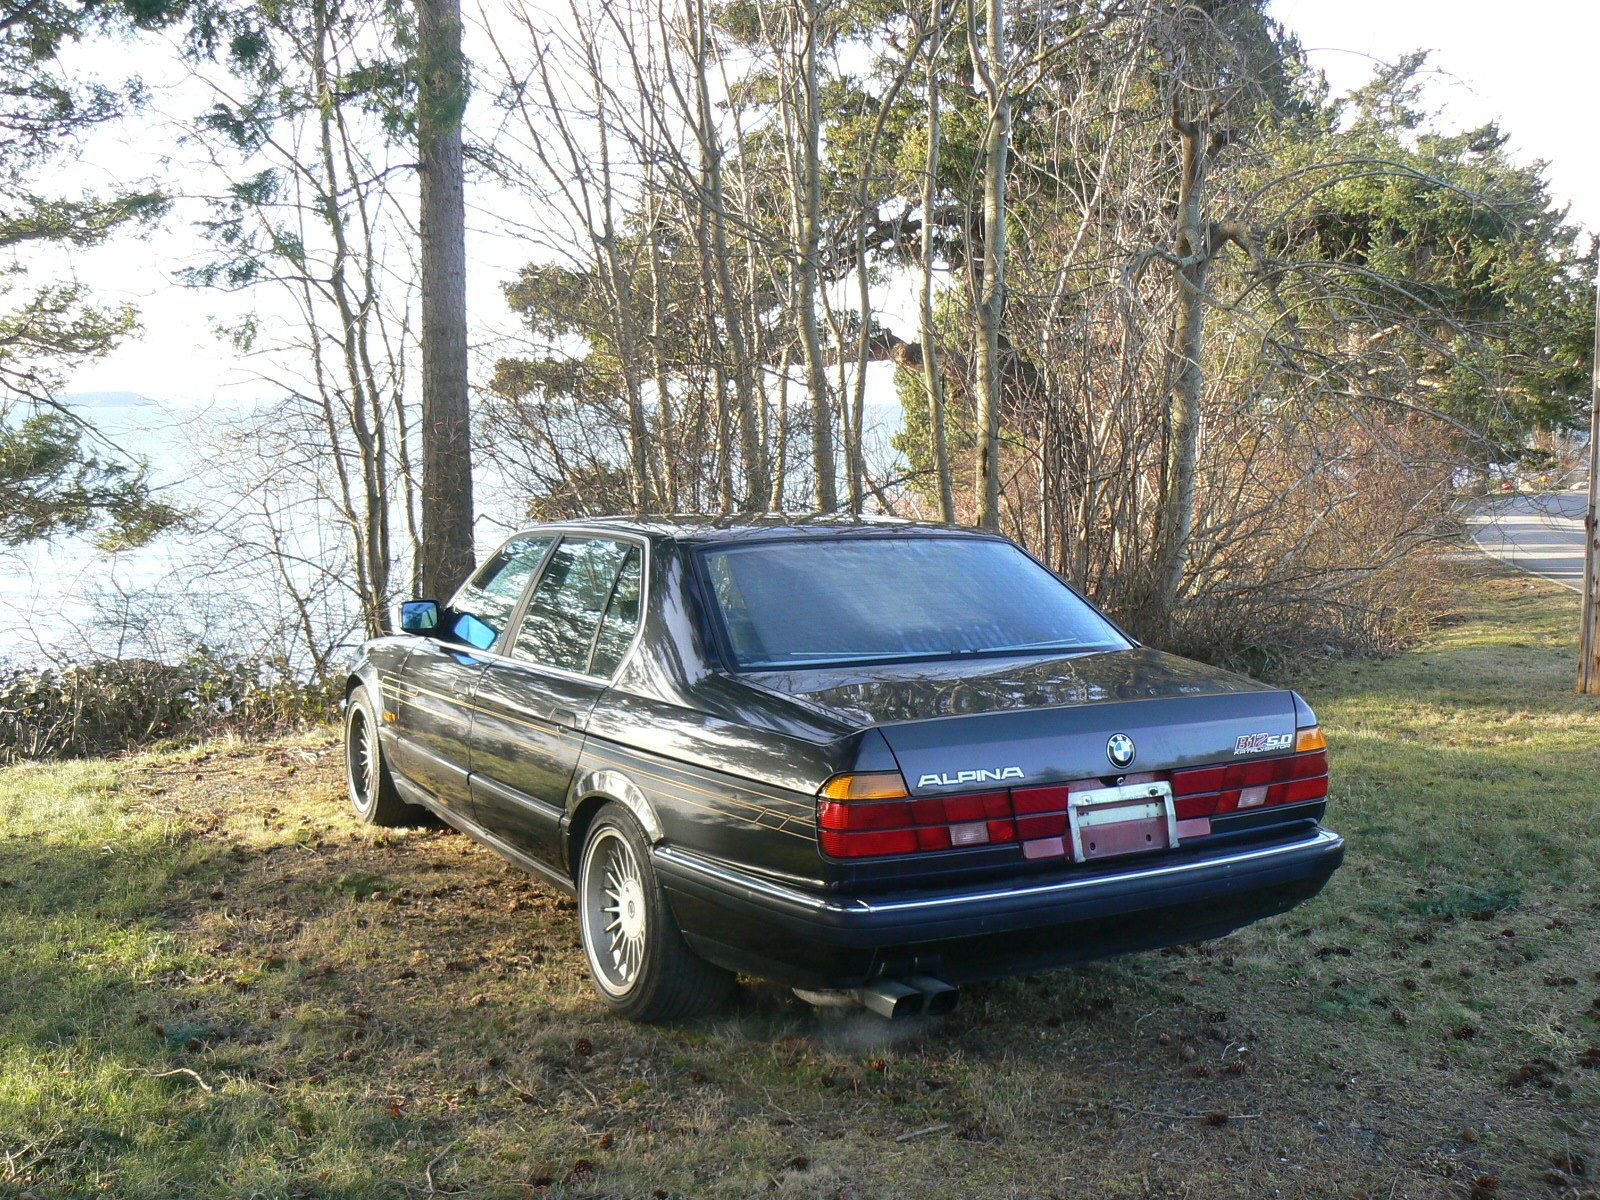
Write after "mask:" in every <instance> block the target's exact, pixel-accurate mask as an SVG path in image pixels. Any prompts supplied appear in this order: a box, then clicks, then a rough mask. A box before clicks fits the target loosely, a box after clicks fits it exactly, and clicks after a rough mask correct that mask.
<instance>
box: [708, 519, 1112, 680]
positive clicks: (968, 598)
mask: <svg viewBox="0 0 1600 1200" xmlns="http://www.w3.org/2000/svg"><path fill="white" fill-rule="evenodd" d="M704 561H705V564H706V567H707V573H708V574H709V576H710V579H711V590H712V592H713V594H714V595H715V597H716V602H717V608H718V609H719V610H720V612H721V616H722V624H723V627H724V629H726V631H727V634H728V642H729V644H730V645H731V647H732V650H733V655H734V658H735V659H736V660H737V662H738V665H739V666H741V667H744V668H746V669H761V668H774V667H795V666H820V665H823V664H826V663H842V662H871V661H882V660H899V659H934V658H956V657H961V656H964V655H974V654H1006V653H1015V654H1034V653H1039V654H1050V653H1059V652H1063V651H1071V652H1075V651H1084V650H1125V649H1127V648H1128V645H1129V643H1128V641H1127V640H1126V639H1125V638H1124V637H1123V636H1122V635H1121V634H1119V633H1118V632H1117V631H1116V629H1114V628H1113V627H1112V626H1111V624H1110V623H1109V622H1108V621H1106V619H1105V618H1104V617H1102V616H1100V614H1099V613H1097V612H1096V611H1095V610H1094V609H1093V608H1091V607H1090V606H1089V605H1088V604H1087V603H1085V602H1084V601H1083V600H1082V599H1080V598H1079V597H1078V596H1077V594H1076V593H1074V592H1073V591H1072V590H1071V589H1070V588H1068V587H1067V586H1066V585H1065V584H1064V583H1062V582H1061V580H1059V579H1057V578H1056V577H1055V576H1054V575H1052V574H1051V573H1050V572H1049V571H1047V570H1045V569H1044V568H1043V567H1041V566H1040V565H1039V564H1038V563H1036V562H1034V561H1033V559H1031V558H1029V557H1028V556H1027V555H1026V554H1024V553H1023V552H1022V551H1021V550H1019V549H1017V547H1015V546H1013V545H1011V544H1010V543H1009V542H1003V541H991V540H988V539H980V538H969V537H914V538H912V537H902V538H884V537H871V538H819V539H816V540H805V541H792V542H767V543H764V544H757V545H750V546H729V547H726V548H712V549H708V550H706V551H705V552H704Z"/></svg>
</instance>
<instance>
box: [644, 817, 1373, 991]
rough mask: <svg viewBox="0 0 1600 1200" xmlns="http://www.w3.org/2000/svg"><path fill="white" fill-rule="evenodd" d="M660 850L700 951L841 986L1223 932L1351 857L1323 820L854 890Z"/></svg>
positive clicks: (1098, 953)
mask: <svg viewBox="0 0 1600 1200" xmlns="http://www.w3.org/2000/svg"><path fill="white" fill-rule="evenodd" d="M653 858H654V862H655V867H656V871H657V873H658V875H659V876H660V878H661V880H662V882H663V884H664V885H665V886H666V889H667V892H668V895H669V897H670V899H671V903H672V907H673V912H674V914H675V915H676V916H677V918H678V922H679V924H680V925H681V926H682V927H683V930H684V933H685V936H686V937H687V938H688V939H689V941H690V944H691V945H693V946H694V947H695V949H696V950H698V951H699V952H700V953H701V954H703V955H705V956H706V957H708V958H711V959H712V960H713V961H716V962H719V963H721V964H722V965H724V966H727V967H730V968H733V969H735V970H743V971H748V972H750V973H752V974H758V975H762V976H765V977H767V978H771V979H775V980H778V981H779V982H783V983H788V984H792V985H795V986H801V987H828V988H833V987H856V986H859V985H860V984H862V983H865V982H866V981H868V980H870V979H873V978H876V977H878V976H880V975H892V974H895V973H898V972H901V971H911V970H918V971H923V972H928V973H935V974H938V975H939V976H940V977H942V978H945V979H949V980H952V981H961V980H971V979H981V978H990V977H994V976H1000V975H1010V974H1017V973H1020V972H1024V971H1033V970H1043V969H1046V968H1049V967H1055V966H1062V965H1065V964H1067V963H1072V962H1081V961H1084V960H1087V959H1092V958H1104V957H1107V956H1110V955H1114V954H1122V953H1127V952H1129V951H1133V950H1144V949H1152V948H1155V947H1158V946H1165V945H1173V944H1175V943H1179V942H1186V941H1196V940H1200V939H1203V938H1208V937H1219V936H1221V935H1222V934H1224V933H1227V932H1229V931H1231V930H1233V929H1237V928H1239V927H1240V926H1242V925H1247V924H1249V923H1250V922H1252V921H1256V920H1259V919H1260V918H1262V917H1267V916H1272V915H1274V914H1276V913H1280V912H1284V911H1286V910H1287V909H1289V908H1291V907H1293V906H1294V905H1295V904H1297V903H1299V902H1300V901H1301V900H1304V899H1306V898H1308V897H1310V896H1313V895H1315V894H1316V893H1317V892H1318V891H1320V890H1321V889H1322V886H1323V884H1325V883H1326V882H1327V881H1328V878H1329V876H1331V875H1332V874H1333V872H1334V871H1335V870H1336V869H1337V868H1338V866H1339V864H1340V862H1341V861H1343V858H1344V839H1343V838H1341V837H1340V836H1339V835H1338V834H1336V833H1334V832H1332V831H1331V830H1326V829H1320V828H1318V829H1314V830H1312V831H1310V832H1309V833H1303V834H1299V835H1296V836H1294V837H1291V838H1289V839H1285V840H1281V841H1278V842H1274V843H1271V844H1266V845H1255V846H1250V847H1237V848H1234V849H1229V850H1222V851H1218V852H1216V853H1213V854H1210V855H1204V854H1199V855H1195V856H1193V857H1189V858H1185V859H1183V860H1180V861H1162V862H1155V861H1152V862H1150V863H1147V864H1145V865H1140V866H1131V867H1124V868H1121V869H1116V870H1099V871H1095V872H1093V873H1088V872H1085V871H1083V870H1082V869H1081V868H1073V869H1071V870H1070V872H1064V873H1062V874H1061V875H1057V876H1052V877H1049V878H1045V879H1040V878H1039V877H1037V876H1034V877H1030V878H1028V879H1026V880H1022V881H1016V882H1012V883H1010V884H1005V885H996V884H989V885H984V886H981V887H969V888H965V889H945V890H940V891H926V892H906V893H901V894H892V895H884V896H873V897H850V898H845V897H832V896H827V895H823V894H818V893H813V892H807V891H804V890H801V889H797V888H793V887H789V886H787V885H784V884H779V883H774V882H772V881H769V880H766V879H762V878H760V877H758V876H755V875H752V874H750V873H748V872H744V871H740V870H738V869H736V868H732V867H729V866H728V865H727V864H725V863H720V862H713V861H711V860H708V859H706V858H703V857H701V856H699V855H696V854H693V853H691V852H689V851H686V850H682V849H679V848H677V847H673V846H659V847H657V848H656V849H655V851H654V854H653Z"/></svg>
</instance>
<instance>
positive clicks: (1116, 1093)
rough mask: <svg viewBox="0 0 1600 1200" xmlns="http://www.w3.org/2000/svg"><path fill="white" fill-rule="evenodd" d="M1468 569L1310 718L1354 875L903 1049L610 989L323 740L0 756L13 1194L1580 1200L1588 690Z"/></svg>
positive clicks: (1594, 754) (1597, 1100)
mask: <svg viewBox="0 0 1600 1200" xmlns="http://www.w3.org/2000/svg"><path fill="white" fill-rule="evenodd" d="M1576 625H1577V597H1576V596H1575V595H1574V594H1572V593H1570V592H1563V591H1560V590H1558V589H1556V588H1554V587H1552V586H1549V585H1546V584H1543V583H1540V582H1538V581H1536V580H1534V579H1531V578H1530V577H1527V576H1523V575H1512V574H1508V573H1500V572H1499V571H1497V570H1491V569H1488V568H1484V569H1482V570H1481V571H1480V572H1479V573H1478V574H1475V575H1474V576H1473V578H1472V579H1471V581H1470V582H1469V585H1468V587H1467V589H1466V591H1465V593H1464V599H1463V601H1462V604H1461V611H1459V612H1457V613H1454V614H1448V615H1446V616H1445V617H1443V618H1442V619H1441V621H1440V623H1439V625H1438V627H1437V629H1436V630H1435V632H1434V633H1433V634H1432V635H1431V636H1430V637H1429V638H1428V639H1427V641H1426V642H1425V644H1423V645H1421V646H1419V647H1418V648H1417V649H1416V650H1414V651H1412V652H1410V653H1407V654H1404V655H1400V656H1398V657H1395V658H1391V659H1388V660H1386V661H1382V662H1374V663H1352V664H1343V665H1339V666H1336V667H1333V668H1332V669H1329V670H1326V671H1323V672H1321V673H1319V675H1318V677H1317V678H1316V679H1315V680H1313V681H1310V682H1308V683H1306V684H1305V685H1304V686H1303V688H1302V690H1303V691H1304V692H1305V693H1306V695H1307V696H1308V698H1309V699H1310V700H1311V702H1312V703H1313V704H1314V705H1315V707H1316V708H1317V710H1318V712H1319V714H1320V715H1321V716H1322V717H1323V719H1324V722H1325V724H1326V726H1327V727H1328V730H1329V734H1330V738H1331V740H1332V743H1333V754H1334V766H1335V772H1336V775H1335V789H1334V800H1333V804H1332V806H1331V814H1330V824H1331V825H1333V826H1334V827H1335V828H1337V829H1339V830H1340V831H1342V832H1343V833H1344V834H1345V835H1346V836H1347V837H1348V839H1349V857H1348V859H1347V862H1346V866H1345V868H1344V870H1343V871H1342V872H1340V874H1339V875H1338V876H1337V877H1336V878H1335V880H1334V882H1333V883H1332V884H1331V885H1330V886H1329V888H1328V889H1327V890H1326V891H1325V892H1324V893H1323V894H1322V895H1321V896H1320V897H1319V898H1318V899H1316V900H1315V901H1313V902H1311V903H1310V904H1309V905H1306V906H1305V907H1303V908H1301V909H1299V910H1297V911H1296V912H1294V913H1291V914H1290V915H1288V916H1287V917H1284V918H1280V919H1278V920H1276V921H1272V922H1269V923H1267V924H1264V925H1260V926H1256V927H1255V928H1252V929H1249V930H1246V931H1243V932H1241V933H1238V934H1235V935H1234V936H1232V937H1229V938H1227V939H1226V940H1224V941H1221V942H1216V943H1212V944H1208V945H1205V946H1199V947H1186V948H1180V949H1178V950H1174V951H1169V952H1167V953H1162V954H1147V955H1141V956H1138V957H1134V958H1129V959H1124V960H1120V961H1116V962H1112V963H1105V964H1098V965H1094V966H1090V967H1086V968H1081V969H1077V970H1073V971H1067V972H1062V973H1058V974H1053V975H1048V976H1038V977H1032V978H1026V979H1018V980H1011V981H1007V982H1002V983H996V984H992V985H985V986H979V987H973V988H969V989H968V990H967V994H966V996H965V998H964V999H963V1002H962V1005H961V1007H960V1008H959V1009H958V1010H957V1012H956V1013H955V1014H954V1015H953V1016H952V1017H950V1018H948V1019H946V1020H944V1021H942V1022H939V1023H929V1024H926V1025H921V1026H914V1027H910V1028H903V1027H900V1026H895V1027H892V1028H891V1027H889V1026H886V1025H883V1024H881V1023H879V1022H878V1021H877V1020H876V1019H875V1018H870V1017H865V1016H862V1015H842V1016H841V1015H825V1016H818V1015H816V1014H813V1013H812V1012H811V1011H810V1010H809V1009H807V1008H806V1007H804V1006H803V1005H801V1004H800V1003H799V1002H797V1001H795V1000H793V999H792V998H790V997H788V996H787V995H786V994H784V993H782V992H780V991H778V990H777V989H774V988H770V987H764V986H761V985H752V986H750V987H748V988H746V989H745V990H744V991H743V992H742V993H741V995H740V997H739V998H738V1001H737V1003H736V1004H735V1005H734V1007H733V1008H732V1009H731V1011H730V1012H729V1013H728V1015H726V1016H725V1017H723V1018H721V1019H718V1020H716V1021H713V1022H710V1023H706V1024H701V1025H694V1026H687V1027H680V1028H674V1029H667V1030H653V1029H641V1028H635V1027H631V1026H628V1025H626V1024H623V1023H621V1022H619V1021H617V1020H615V1019H613V1018H611V1017H610V1016H608V1015H606V1014H605V1013H604V1012H603V1011H602V1009H601V1006H600V1005H599V1003H598V1002H597V1001H595V1000H594V999H592V998H591V995H590V991H589V988H588V985H587V982H586V979H585V976H584V968H583V961H582V954H581V952H580V950H579V949H578V943H577V932H576V927H575V924H574V922H573V916H572V912H571V905H570V903H569V902H568V901H566V900H564V899H562V898H560V897H558V896H556V895H555V894H554V893H551V892H548V891H545V890H544V889H542V888H541V887H540V886H538V885H537V884H535V883H534V882H532V881H531V880H530V879H529V878H528V877H526V876H524V875H522V874H520V873H519V872H517V871H516V870H514V869H513V868H511V867H509V866H507V865H505V864H503V863H502V862H501V861H500V860H499V859H497V858H495V857H494V856H493V855H491V854H490V853H488V852H487V851H484V850H480V849H478V848H477V847H475V846H474V845H473V844H472V843H470V842H469V841H467V840H466V839H465V838H462V837H459V836H457V835H454V834H450V833H446V832H441V831H436V830H425V831H416V832H403V833H398V834H394V833H378V834H374V833H372V832H368V831H365V830H363V829H362V828H360V827H358V826H357V825H356V824H355V822H354V821H353V820H351V818H350V817H349V816H348V815H347V814H346V811H345V806H344V802H343V799H342V791H341V788H340V784H339V782H338V758H339V755H338V752H337V748H336V746H335V744H334V742H333V740H332V738H331V735H328V734H317V735H312V736H309V737H306V738H303V739H298V740H291V741H283V742H276V743H272V744H265V745H257V744H248V743H221V744H212V745H208V746H204V747H200V748H198V749H190V750H183V751H174V752H167V753H157V754H148V755H141V756H137V757H131V758H127V759H123V760H117V761H94V762H79V763H68V764H56V765H42V766H21V767H14V768H11V769H8V770H5V771H3V772H0V1196H27V1195H30V1194H31V1195H34V1196H36V1197H39V1198H40V1200H43V1198H45V1197H54V1196H69V1195H70V1196H84V1195H92V1194H109V1195H113V1196H128V1197H135V1196H137V1197H144V1196H150V1197H179V1196H185V1197H186V1196H204V1197H235V1196H236V1197H358V1196H360V1197H365V1196H381V1197H405V1196H415V1197H422V1196H446V1195H473V1196H486V1197H498V1196H506V1197H520V1196H625V1197H668V1196H671V1197H699V1196H716V1197H746V1196H756V1195H774V1196H779V1197H784V1196H794V1197H800V1196H808V1197H809V1196H815V1197H863V1198H864V1197H875V1196H911V1197H917V1198H918V1200H943V1198H946V1197H967V1196H972V1197H1157V1196H1159V1197H1200V1198H1204V1197H1221V1196H1239V1197H1272V1196H1282V1197H1301V1196H1332V1197H1358V1196H1369V1197H1373V1198H1375V1200H1376V1198H1387V1197H1395V1198H1400V1197H1442V1196H1449V1197H1472V1198H1473V1200H1494V1198H1496V1197H1524V1196H1549V1197H1567V1198H1568V1200H1571V1198H1574V1197H1578V1196H1596V1195H1600V1191H1597V1190H1596V1189H1600V1180H1597V1176H1600V702H1597V701H1596V700H1593V699H1589V700H1584V699H1581V698H1579V697H1576V696H1574V695H1573V694H1572V690H1571V688H1572V674H1573V661H1574V647H1573V641H1572V639H1573V636H1574V631H1575V629H1576Z"/></svg>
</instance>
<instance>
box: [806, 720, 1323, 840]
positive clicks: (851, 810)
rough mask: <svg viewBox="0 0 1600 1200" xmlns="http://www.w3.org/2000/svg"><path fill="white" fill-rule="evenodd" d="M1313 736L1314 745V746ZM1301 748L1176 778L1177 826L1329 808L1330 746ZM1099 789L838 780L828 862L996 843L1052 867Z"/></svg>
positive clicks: (822, 808) (1315, 742) (832, 784)
mask: <svg viewBox="0 0 1600 1200" xmlns="http://www.w3.org/2000/svg"><path fill="white" fill-rule="evenodd" d="M1307 733H1312V734H1315V736H1314V737H1312V738H1307V737H1306V736H1305V735H1306V734H1307ZM1298 744H1299V745H1301V746H1307V747H1314V748H1308V749H1306V750H1303V751H1302V752H1301V753H1298V754H1291V755H1285V756H1283V757H1280V758H1264V759H1257V760H1254V761H1251V762H1238V763H1223V764H1219V765H1216V766H1207V767H1192V768H1189V769H1188V770H1184V771H1174V772H1173V773H1172V776H1171V783H1172V796H1173V801H1174V807H1175V808H1176V810H1177V818H1178V820H1179V821H1197V822H1200V828H1201V829H1202V830H1205V829H1208V828H1209V822H1206V821H1204V820H1203V818H1208V817H1213V816H1217V815H1219V814H1226V813H1233V812H1239V811H1250V810H1252V809H1255V808H1265V807H1270V806H1272V805H1276V804H1304V803H1306V802H1308V801H1312V800H1321V799H1323V798H1324V797H1326V796H1327V794H1328V751H1327V748H1326V747H1327V742H1326V740H1325V739H1323V738H1322V733H1321V730H1301V731H1300V737H1299V739H1298ZM1142 778H1146V779H1153V778H1155V777H1154V776H1143V777H1142ZM1098 786H1099V781H1098V780H1095V779H1083V780H1078V781H1076V782H1074V783H1070V784H1057V785H1055V786H1053V787H1038V788H1014V789H1012V790H1011V791H999V792H975V793H971V794H968V795H963V796H928V797H923V798H922V799H913V798H912V797H911V795H910V793H909V792H908V791H907V789H906V786H905V781H904V780H903V779H902V778H901V777H900V775H899V774H898V773H897V772H894V771H889V772H875V773H871V774H858V775H836V776H835V777H834V778H832V779H830V780H829V781H828V782H827V783H826V784H825V785H823V788H822V791H821V794H820V795H819V796H818V797H817V829H818V834H819V836H820V838H821V841H822V849H823V852H824V853H826V854H828V855H829V856H830V857H833V858H875V857H880V856H883V855H889V854H916V853H919V852H922V851H928V850H950V849H959V848H961V847H969V846H988V845H993V844H995V843H997V842H1024V843H1028V845H1025V846H1024V847H1023V849H1024V850H1025V851H1027V852H1028V853H1027V857H1030V858H1034V857H1041V856H1043V857H1049V856H1051V855H1060V854H1061V853H1063V848H1062V839H1064V838H1065V837H1066V834H1067V809H1068V805H1069V804H1070V802H1071V798H1072V792H1073V790H1074V789H1080V790H1081V789H1083V788H1093V787H1098Z"/></svg>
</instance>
